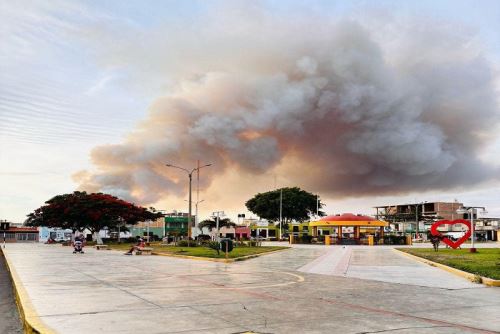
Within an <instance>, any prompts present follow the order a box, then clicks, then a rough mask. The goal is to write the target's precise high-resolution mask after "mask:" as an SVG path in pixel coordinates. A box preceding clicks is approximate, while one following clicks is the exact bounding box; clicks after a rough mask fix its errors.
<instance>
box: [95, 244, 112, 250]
mask: <svg viewBox="0 0 500 334" xmlns="http://www.w3.org/2000/svg"><path fill="white" fill-rule="evenodd" d="M95 248H96V249H97V250H101V249H106V250H109V246H108V245H95Z"/></svg>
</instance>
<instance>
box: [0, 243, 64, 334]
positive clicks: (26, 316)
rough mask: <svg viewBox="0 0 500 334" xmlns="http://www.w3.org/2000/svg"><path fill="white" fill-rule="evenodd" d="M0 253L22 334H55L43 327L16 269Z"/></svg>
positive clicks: (43, 324) (45, 326) (0, 251)
mask: <svg viewBox="0 0 500 334" xmlns="http://www.w3.org/2000/svg"><path fill="white" fill-rule="evenodd" d="M0 253H2V254H3V256H4V258H5V263H6V264H7V265H6V267H7V270H8V272H9V273H10V277H11V278H12V286H13V289H14V296H15V298H16V304H17V308H18V310H19V316H20V318H21V321H22V323H23V328H24V333H27V334H55V332H54V331H53V330H52V329H51V328H49V327H48V326H47V325H45V323H43V321H42V320H41V319H40V317H39V316H38V314H37V313H36V311H35V308H34V307H33V305H32V304H31V301H30V299H29V297H28V293H27V292H26V289H24V286H23V285H22V284H21V280H20V279H19V275H18V274H17V272H16V269H15V268H14V266H13V265H12V263H11V262H10V260H9V258H8V257H7V256H6V254H5V253H4V252H3V251H2V250H1V249H0Z"/></svg>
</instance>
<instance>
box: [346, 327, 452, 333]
mask: <svg viewBox="0 0 500 334" xmlns="http://www.w3.org/2000/svg"><path fill="white" fill-rule="evenodd" d="M450 327H452V326H410V327H398V328H391V329H382V330H378V331H369V332H365V331H363V332H357V333H355V334H372V333H386V332H395V331H399V330H404V329H417V328H418V329H421V328H422V329H424V328H450Z"/></svg>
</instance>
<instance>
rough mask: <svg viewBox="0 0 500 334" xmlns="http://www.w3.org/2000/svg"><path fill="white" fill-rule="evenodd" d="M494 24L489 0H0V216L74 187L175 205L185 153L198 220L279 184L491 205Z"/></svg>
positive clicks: (349, 200)
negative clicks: (196, 176) (197, 170)
mask: <svg viewBox="0 0 500 334" xmlns="http://www.w3.org/2000/svg"><path fill="white" fill-rule="evenodd" d="M498 31H500V3H499V2H498V1H493V0H492V1H486V0H483V1H458V0H457V1H377V2H376V4H375V3H374V2H372V1H286V2H285V1H60V0H55V1H15V2H13V1H1V2H0V185H1V187H2V192H1V194H0V197H1V200H0V219H7V220H10V221H14V222H22V221H24V219H25V217H26V215H27V214H28V213H29V212H31V211H33V210H34V209H36V208H37V207H39V206H41V205H42V204H43V203H44V202H45V201H46V200H48V199H50V198H51V197H53V196H55V195H57V194H62V193H69V192H72V191H74V190H87V191H103V192H108V193H112V194H114V195H117V196H119V197H121V198H124V199H127V200H131V201H133V202H135V203H137V204H141V205H147V206H150V205H152V206H154V207H156V208H157V209H162V210H168V211H171V210H178V211H184V212H185V211H187V202H186V201H185V200H186V199H187V188H188V182H187V181H188V178H187V175H185V173H183V172H182V171H180V170H176V169H171V168H168V167H166V166H165V164H166V163H170V164H174V165H179V166H182V167H185V168H188V169H191V168H194V167H195V166H196V163H197V160H201V163H202V164H207V163H212V164H213V165H212V166H210V167H207V168H204V169H202V173H201V175H200V197H199V200H203V202H202V203H200V205H199V208H200V216H201V218H205V217H207V216H209V215H210V214H211V213H212V212H214V211H225V212H226V213H227V214H228V216H229V217H231V218H234V219H235V218H236V214H238V213H246V214H247V216H251V214H250V213H248V212H247V211H246V209H245V205H244V203H245V201H246V200H248V199H249V198H251V197H252V196H253V195H254V194H256V193H257V192H265V191H268V190H272V189H274V188H277V187H285V186H287V187H288V186H299V187H301V188H303V189H305V190H307V191H310V192H312V193H314V194H318V195H319V196H320V197H321V199H322V201H323V203H324V204H325V207H324V210H325V211H326V212H327V213H329V214H334V213H342V212H353V213H363V214H374V209H373V207H374V206H380V205H388V204H401V203H415V202H423V201H453V200H458V201H460V202H463V203H465V204H466V205H474V206H485V207H486V208H487V210H488V212H489V213H488V215H489V216H493V217H500V190H499V189H500V188H499V185H500V136H499V133H500V131H498V130H500V109H499V106H500V37H499V35H498ZM194 187H195V188H196V182H195V183H194ZM194 197H195V198H196V195H194Z"/></svg>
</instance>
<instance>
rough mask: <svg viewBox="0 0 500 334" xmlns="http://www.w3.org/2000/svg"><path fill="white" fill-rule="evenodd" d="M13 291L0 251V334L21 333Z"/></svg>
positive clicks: (21, 328)
mask: <svg viewBox="0 0 500 334" xmlns="http://www.w3.org/2000/svg"><path fill="white" fill-rule="evenodd" d="M0 247H1V245H0ZM13 291H14V290H13V289H12V281H11V279H10V275H9V272H8V271H7V268H6V266H5V259H4V257H3V254H2V253H1V251H0V334H16V333H22V332H23V327H22V325H21V320H20V319H19V313H18V312H17V305H16V301H15V299H14V294H13Z"/></svg>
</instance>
